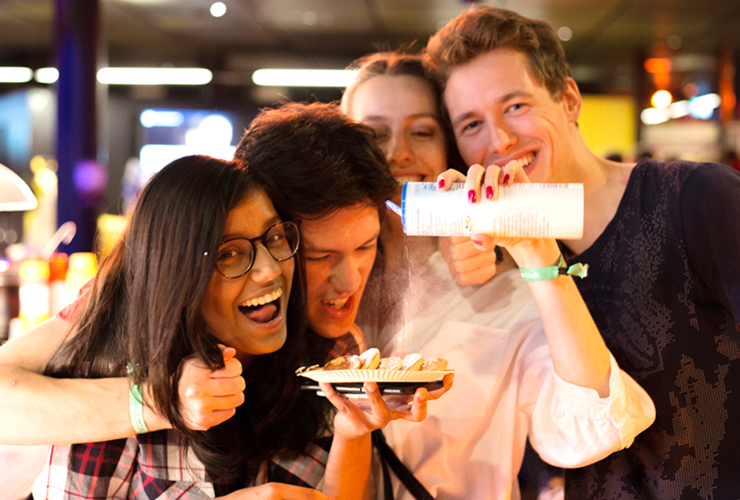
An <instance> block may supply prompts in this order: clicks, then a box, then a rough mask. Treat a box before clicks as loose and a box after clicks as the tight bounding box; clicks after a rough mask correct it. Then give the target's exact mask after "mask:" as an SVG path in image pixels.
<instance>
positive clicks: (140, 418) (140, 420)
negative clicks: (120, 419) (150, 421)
mask: <svg viewBox="0 0 740 500" xmlns="http://www.w3.org/2000/svg"><path fill="white" fill-rule="evenodd" d="M128 403H129V408H130V410H131V424H132V425H133V426H134V430H135V431H136V434H146V433H147V432H149V428H148V427H147V426H146V422H145V421H144V398H143V397H142V396H141V386H140V385H139V384H131V391H130V392H129V397H128Z"/></svg>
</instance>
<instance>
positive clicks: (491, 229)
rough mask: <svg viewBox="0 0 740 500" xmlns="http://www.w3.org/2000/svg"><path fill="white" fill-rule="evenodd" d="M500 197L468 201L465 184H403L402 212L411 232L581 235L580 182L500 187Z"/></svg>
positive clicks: (535, 235) (464, 234) (572, 237)
mask: <svg viewBox="0 0 740 500" xmlns="http://www.w3.org/2000/svg"><path fill="white" fill-rule="evenodd" d="M499 190H500V194H499V199H498V200H496V201H492V200H488V199H485V198H484V199H483V200H481V201H480V202H479V203H475V204H473V203H469V202H468V196H467V192H466V191H465V184H463V183H455V184H453V185H452V187H451V188H450V190H449V191H440V190H439V189H438V188H437V185H436V183H433V182H408V183H406V184H404V186H403V194H402V198H401V210H402V214H403V215H402V217H403V228H404V232H405V233H406V234H407V235H409V236H470V235H472V234H474V233H486V234H494V235H498V236H503V237H514V238H559V239H579V238H581V237H582V236H583V184H513V185H511V186H499Z"/></svg>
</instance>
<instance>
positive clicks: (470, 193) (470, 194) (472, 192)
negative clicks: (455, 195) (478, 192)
mask: <svg viewBox="0 0 740 500" xmlns="http://www.w3.org/2000/svg"><path fill="white" fill-rule="evenodd" d="M476 199H477V198H476V197H475V190H474V189H471V190H470V191H468V201H469V202H470V203H475V201H476Z"/></svg>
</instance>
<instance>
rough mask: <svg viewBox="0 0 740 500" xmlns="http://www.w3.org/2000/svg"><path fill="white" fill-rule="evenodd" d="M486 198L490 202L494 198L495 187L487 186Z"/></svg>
mask: <svg viewBox="0 0 740 500" xmlns="http://www.w3.org/2000/svg"><path fill="white" fill-rule="evenodd" d="M486 198H488V199H489V200H490V199H491V198H493V187H491V186H486Z"/></svg>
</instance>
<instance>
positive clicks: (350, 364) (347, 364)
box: [323, 356, 362, 371]
mask: <svg viewBox="0 0 740 500" xmlns="http://www.w3.org/2000/svg"><path fill="white" fill-rule="evenodd" d="M360 366H362V360H361V359H360V357H359V356H341V357H339V358H334V359H332V360H331V361H329V362H328V363H326V364H325V365H324V368H323V369H324V370H327V371H328V370H357V369H359V368H360Z"/></svg>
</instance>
